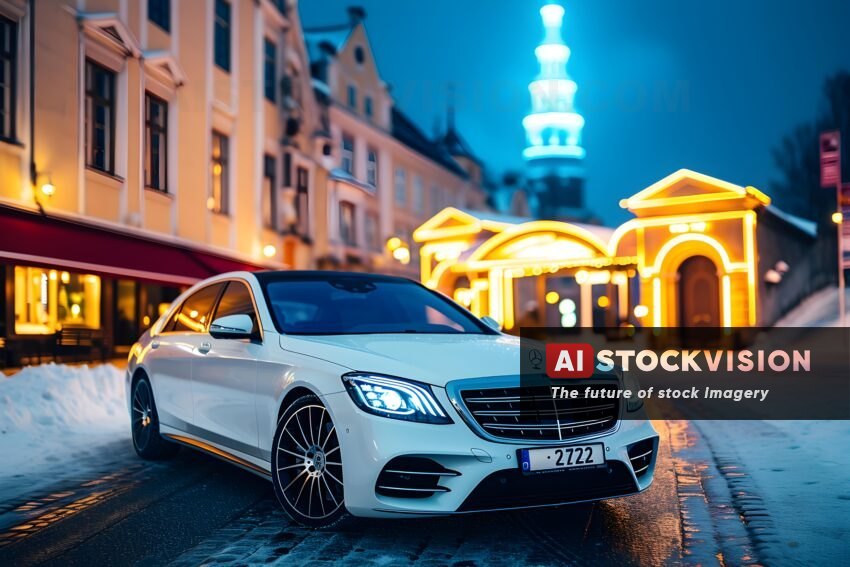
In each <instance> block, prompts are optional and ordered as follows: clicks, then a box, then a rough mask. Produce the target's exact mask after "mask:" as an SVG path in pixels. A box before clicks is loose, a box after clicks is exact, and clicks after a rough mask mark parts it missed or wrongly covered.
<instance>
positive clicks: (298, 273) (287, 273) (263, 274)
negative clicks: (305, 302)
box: [252, 270, 415, 284]
mask: <svg viewBox="0 0 850 567" xmlns="http://www.w3.org/2000/svg"><path fill="white" fill-rule="evenodd" d="M252 273H253V274H254V276H255V277H256V278H257V280H259V282H260V283H262V284H265V283H268V282H272V281H275V282H285V281H299V280H319V281H323V280H324V281H330V280H335V279H339V278H345V279H368V280H370V281H388V282H414V281H415V280H412V279H410V278H405V277H401V276H389V275H386V274H373V273H367V272H343V271H336V270H265V271H259V272H252Z"/></svg>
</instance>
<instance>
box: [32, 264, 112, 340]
mask: <svg viewBox="0 0 850 567" xmlns="http://www.w3.org/2000/svg"><path fill="white" fill-rule="evenodd" d="M67 327H79V328H86V329H99V328H100V278H99V277H98V276H95V275H92V274H77V273H73V272H62V271H58V270H50V269H47V268H34V267H31V266H15V333H17V334H19V335H48V334H53V333H55V332H57V331H59V330H61V329H63V328H67Z"/></svg>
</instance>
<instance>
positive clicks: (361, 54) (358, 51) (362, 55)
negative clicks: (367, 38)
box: [354, 45, 366, 65]
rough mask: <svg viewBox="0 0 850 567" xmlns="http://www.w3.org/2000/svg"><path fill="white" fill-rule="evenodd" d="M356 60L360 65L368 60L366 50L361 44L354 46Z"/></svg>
mask: <svg viewBox="0 0 850 567" xmlns="http://www.w3.org/2000/svg"><path fill="white" fill-rule="evenodd" d="M354 60H355V61H356V62H357V64H358V65H362V64H363V63H364V62H365V61H366V52H365V51H364V50H363V47H362V46H360V45H358V46H357V47H355V48H354Z"/></svg>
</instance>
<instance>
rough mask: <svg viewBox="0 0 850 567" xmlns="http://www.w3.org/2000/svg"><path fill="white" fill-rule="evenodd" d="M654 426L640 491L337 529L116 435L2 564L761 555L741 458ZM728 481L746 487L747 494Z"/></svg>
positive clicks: (14, 536) (27, 509)
mask: <svg viewBox="0 0 850 567" xmlns="http://www.w3.org/2000/svg"><path fill="white" fill-rule="evenodd" d="M656 428H657V429H658V430H659V434H660V435H661V439H662V443H661V452H660V455H659V458H658V464H657V474H656V478H655V482H654V484H653V486H652V487H651V488H650V489H649V490H647V491H646V492H644V493H642V494H639V495H636V496H631V497H626V498H621V499H616V500H608V501H604V502H598V503H594V504H582V505H572V506H563V507H559V508H546V509H538V510H526V511H515V512H499V513H489V514H472V515H465V516H462V517H449V518H429V519H409V520H364V519H352V520H350V521H347V522H345V523H344V524H343V525H341V526H338V527H337V528H336V529H334V530H332V531H313V530H307V529H304V528H300V527H297V526H295V525H293V524H291V523H290V522H289V521H288V519H287V518H286V516H285V515H284V514H283V513H282V512H281V511H280V509H279V508H278V506H277V503H276V501H275V499H274V494H273V492H272V488H271V485H270V483H268V482H267V481H265V480H263V479H261V478H258V477H256V476H254V475H251V474H249V473H247V472H244V471H242V470H240V469H237V468H235V467H233V466H231V465H228V464H225V463H222V462H219V461H216V460H214V459H212V458H210V457H207V456H205V455H201V454H197V453H194V452H191V451H187V450H184V451H182V452H181V453H180V455H178V456H177V457H176V458H174V459H172V460H170V461H165V462H158V463H148V462H144V461H140V460H139V459H138V458H137V457H136V456H135V454H134V453H133V451H132V448H131V447H130V446H129V444H128V443H126V442H122V443H120V444H118V443H116V444H115V445H114V446H110V447H108V448H106V449H105V450H106V451H108V452H109V455H110V458H109V459H108V460H105V461H104V463H103V466H102V467H101V470H97V471H92V474H91V475H90V476H88V477H86V478H61V476H57V481H56V482H55V483H54V484H53V486H51V487H50V490H40V491H39V493H38V494H32V495H26V496H24V495H22V497H21V498H20V499H18V501H15V502H7V503H4V504H2V505H0V564H4V565H32V564H54V565H60V564H61V565H84V564H85V565H100V564H109V565H137V564H147V565H160V564H174V565H200V564H214V563H230V564H239V565H244V564H258V563H265V564H268V563H278V562H279V563H282V564H297V565H301V564H312V563H317V562H318V563H337V562H344V563H355V562H356V563H361V564H380V565H410V564H415V565H455V566H477V565H482V566H483V565H564V564H568V565H608V564H610V565H614V564H616V565H679V564H688V565H696V564H701V565H740V564H748V563H752V564H755V563H759V562H760V561H759V556H758V549H756V548H755V547H754V545H753V542H754V541H755V539H754V536H756V535H757V533H756V532H754V531H753V529H754V528H753V527H752V526H748V525H747V524H746V522H745V521H744V520H743V519H742V518H743V516H742V510H743V509H742V506H744V505H746V506H748V507H749V510H750V513H751V518H752V519H756V518H757V517H758V516H757V514H758V513H759V505H758V502H757V501H754V500H752V499H750V500H748V499H747V497H748V496H753V497H757V496H756V495H755V494H754V493H753V494H752V495H749V494H748V493H747V488H746V483H745V482H744V483H742V482H741V479H742V478H744V477H740V476H735V475H736V474H737V473H739V472H740V471H737V470H736V469H735V468H734V463H728V462H726V463H724V462H723V461H722V460H721V461H718V460H717V459H716V458H715V456H714V455H713V453H712V452H711V451H710V450H709V448H708V446H707V444H706V443H705V442H704V441H703V439H702V438H701V437H700V435H699V432H698V430H697V429H696V428H695V427H693V426H692V425H689V424H687V423H686V422H659V423H657V424H656ZM730 483H731V484H730ZM736 483H737V485H736ZM730 486H737V487H738V488H739V490H738V492H739V493H741V494H740V495H739V497H738V498H737V499H735V498H733V491H732V490H730ZM742 498H743V499H742ZM753 514H755V515H753ZM761 527H762V528H764V529H765V530H767V531H768V533H769V530H770V529H771V527H770V526H769V525H763V526H761Z"/></svg>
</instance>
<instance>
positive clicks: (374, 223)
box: [363, 212, 381, 251]
mask: <svg viewBox="0 0 850 567" xmlns="http://www.w3.org/2000/svg"><path fill="white" fill-rule="evenodd" d="M363 232H364V233H365V237H366V246H368V247H369V249H370V250H376V251H377V250H380V249H381V239H380V236H379V234H378V215H377V214H376V213H373V212H369V213H366V219H365V222H364V223H363Z"/></svg>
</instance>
